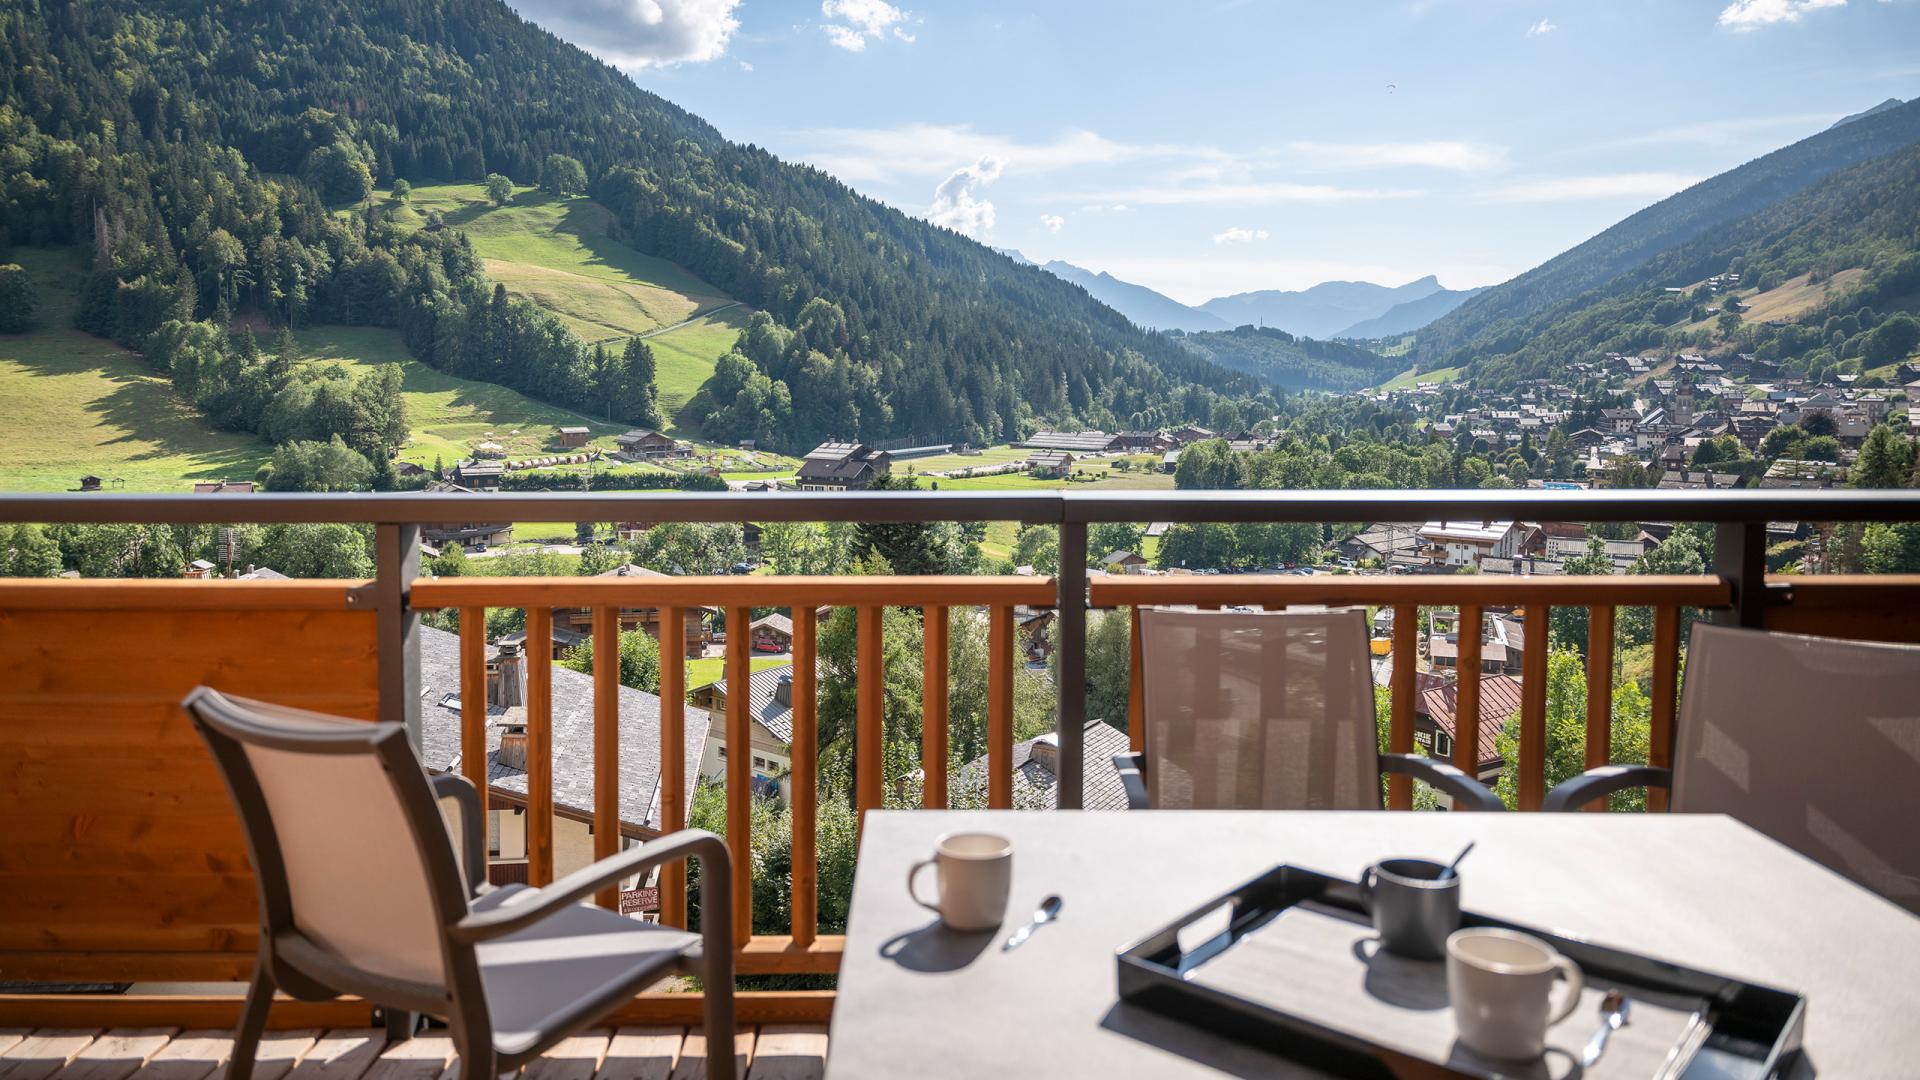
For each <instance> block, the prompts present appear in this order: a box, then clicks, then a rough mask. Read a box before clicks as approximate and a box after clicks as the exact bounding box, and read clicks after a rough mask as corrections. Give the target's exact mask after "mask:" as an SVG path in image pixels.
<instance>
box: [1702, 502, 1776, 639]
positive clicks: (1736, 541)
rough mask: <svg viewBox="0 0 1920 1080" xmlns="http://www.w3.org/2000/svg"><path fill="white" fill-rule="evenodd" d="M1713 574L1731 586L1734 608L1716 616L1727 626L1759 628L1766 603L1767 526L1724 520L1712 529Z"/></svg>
mask: <svg viewBox="0 0 1920 1080" xmlns="http://www.w3.org/2000/svg"><path fill="white" fill-rule="evenodd" d="M1713 572H1714V573H1716V574H1719V575H1720V576H1721V577H1723V578H1725V579H1726V580H1727V582H1728V584H1730V585H1732V586H1733V606H1732V607H1730V608H1728V609H1727V610H1726V611H1724V612H1720V613H1718V614H1717V615H1716V616H1715V621H1717V622H1720V623H1723V624H1724V625H1727V626H1741V627H1746V628H1748V629H1758V628H1759V627H1760V626H1761V624H1762V623H1763V622H1764V621H1765V619H1764V617H1763V612H1764V610H1765V608H1766V602H1767V525H1766V522H1764V521H1723V522H1720V523H1719V524H1718V525H1715V526H1714V527H1713Z"/></svg>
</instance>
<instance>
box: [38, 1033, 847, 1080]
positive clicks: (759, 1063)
mask: <svg viewBox="0 0 1920 1080" xmlns="http://www.w3.org/2000/svg"><path fill="white" fill-rule="evenodd" d="M232 1049H233V1033H232V1032H229V1031H179V1030H177V1029H174V1028H115V1029H112V1030H109V1031H60V1030H45V1029H42V1030H27V1029H22V1028H0V1080H39V1078H42V1077H53V1076H58V1077H60V1078H61V1080H121V1078H123V1077H129V1076H135V1075H138V1076H142V1077H155V1078H159V1080H203V1078H207V1077H212V1076H216V1075H218V1074H219V1072H220V1070H222V1069H223V1067H224V1066H225V1064H226V1061H227V1055H228V1054H229V1053H230V1052H231V1051H232ZM734 1049H735V1053H736V1055H737V1060H738V1061H739V1062H740V1065H741V1068H740V1069H739V1073H738V1075H740V1076H742V1077H745V1078H747V1080H805V1078H808V1077H815V1078H817V1077H819V1076H820V1075H821V1074H822V1072H823V1071H824V1069H825V1066H826V1057H827V1029H826V1027H825V1026H824V1025H820V1024H767V1025H764V1026H761V1027H759V1028H750V1029H747V1030H743V1031H741V1032H740V1033H739V1035H738V1036H737V1037H736V1045H735V1048H734ZM258 1062H259V1064H258V1065H257V1066H256V1067H255V1069H254V1073H253V1075H254V1076H255V1078H256V1080H280V1078H282V1077H300V1078H309V1077H310V1078H315V1080H355V1078H360V1080H391V1078H418V1080H439V1078H451V1077H457V1076H458V1075H459V1065H458V1063H457V1062H456V1061H455V1060H454V1058H453V1043H452V1041H451V1040H449V1039H448V1038H447V1035H446V1032H444V1031H429V1032H426V1033H424V1034H421V1035H418V1036H415V1037H414V1038H412V1039H409V1040H407V1041H405V1042H399V1043H393V1044H391V1045H389V1044H388V1043H387V1039H386V1034H385V1032H382V1031H379V1030H374V1029H366V1030H336V1031H269V1032H267V1035H266V1038H265V1039H264V1040H262V1042H261V1044H260V1054H259V1057H258ZM522 1075H524V1076H528V1077H540V1078H553V1080H594V1078H606V1080H683V1078H685V1080H693V1078H696V1077H705V1076H706V1075H707V1045H706V1038H705V1037H704V1036H703V1035H701V1034H700V1029H699V1028H693V1029H691V1030H689V1029H686V1028H677V1027H623V1028H619V1029H617V1030H616V1029H611V1028H602V1029H597V1030H593V1031H589V1032H588V1033H586V1034H584V1035H578V1036H575V1037H574V1038H571V1039H568V1040H567V1041H566V1042H563V1043H561V1044H560V1045H559V1046H556V1047H554V1048H553V1049H552V1050H549V1051H547V1053H546V1056H544V1057H542V1058H541V1059H540V1060H539V1061H537V1062H535V1063H533V1064H532V1065H529V1066H527V1068H526V1069H525V1070H523V1073H522Z"/></svg>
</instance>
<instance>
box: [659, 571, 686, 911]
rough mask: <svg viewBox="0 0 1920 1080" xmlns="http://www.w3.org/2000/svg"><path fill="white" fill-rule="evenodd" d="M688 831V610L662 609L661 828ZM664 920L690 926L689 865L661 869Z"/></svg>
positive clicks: (675, 864) (675, 863)
mask: <svg viewBox="0 0 1920 1080" xmlns="http://www.w3.org/2000/svg"><path fill="white" fill-rule="evenodd" d="M686 827H687V610H686V609H685V608H677V607H663V608H661V609H660V829H661V831H662V832H666V833H672V832H676V831H678V830H680V829H684V828H686ZM660 921H661V923H663V924H665V925H667V926H678V927H682V928H684V927H685V926H686V925H687V864H686V863H685V862H682V861H675V862H671V863H668V864H667V865H665V866H663V867H661V868H660Z"/></svg>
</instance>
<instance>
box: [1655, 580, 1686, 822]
mask: <svg viewBox="0 0 1920 1080" xmlns="http://www.w3.org/2000/svg"><path fill="white" fill-rule="evenodd" d="M1679 703H1680V609H1679V608H1676V607H1659V608H1655V609H1653V700H1652V702H1650V704H1651V705H1652V709H1653V715H1652V718H1651V720H1650V722H1649V724H1648V728H1649V730H1648V732H1647V764H1649V765H1655V766H1658V767H1660V768H1663V769H1671V768H1673V736H1674V722H1673V721H1674V712H1675V709H1676V708H1677V706H1678V705H1679ZM1667 796H1668V792H1667V789H1666V788H1662V787H1653V788H1648V789H1647V809H1648V810H1655V811H1658V810H1665V809H1666V808H1667Z"/></svg>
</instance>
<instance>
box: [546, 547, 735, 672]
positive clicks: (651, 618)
mask: <svg viewBox="0 0 1920 1080" xmlns="http://www.w3.org/2000/svg"><path fill="white" fill-rule="evenodd" d="M594 576H595V577H599V578H635V579H646V578H656V579H658V578H665V577H668V576H669V575H667V574H663V573H661V572H660V571H658V570H649V569H647V568H646V567H644V566H638V565H636V564H634V563H624V564H622V565H620V566H616V567H613V568H612V569H610V570H602V571H601V572H600V573H598V574H595V575H594ZM681 610H682V611H684V612H685V613H686V618H685V622H686V634H685V638H686V640H685V641H684V642H682V644H681V648H680V655H682V656H684V657H686V658H687V659H689V660H693V659H698V658H699V657H702V656H705V655H706V653H707V646H709V645H711V644H713V642H714V636H713V626H712V624H711V619H712V617H713V616H714V615H715V614H716V609H714V608H710V607H689V608H683V609H681ZM553 625H554V627H555V628H556V629H560V628H565V629H567V630H569V631H571V632H573V633H574V634H576V635H579V636H581V637H586V636H590V635H592V633H593V609H592V608H555V609H554V611H553ZM620 629H621V630H623V631H626V630H645V631H646V632H647V634H648V636H650V637H652V638H653V640H655V641H660V609H659V608H658V607H657V606H642V605H634V606H628V605H625V604H623V605H621V607H620ZM661 652H662V654H663V655H669V654H668V652H667V649H666V643H665V642H661Z"/></svg>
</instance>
